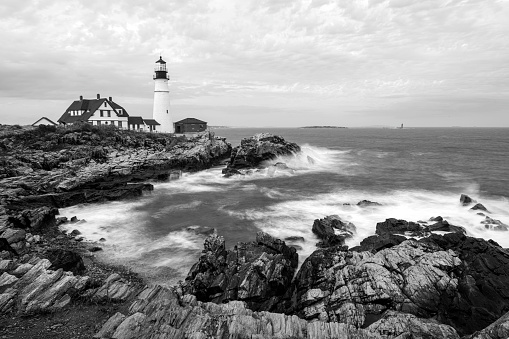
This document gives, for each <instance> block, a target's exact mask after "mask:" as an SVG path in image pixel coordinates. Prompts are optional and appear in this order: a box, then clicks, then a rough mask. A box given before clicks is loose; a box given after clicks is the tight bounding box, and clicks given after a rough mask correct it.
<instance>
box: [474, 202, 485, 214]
mask: <svg viewBox="0 0 509 339" xmlns="http://www.w3.org/2000/svg"><path fill="white" fill-rule="evenodd" d="M471 210H473V211H484V212H488V209H487V208H486V207H484V205H483V204H480V203H478V204H475V205H474V207H472V208H471Z"/></svg>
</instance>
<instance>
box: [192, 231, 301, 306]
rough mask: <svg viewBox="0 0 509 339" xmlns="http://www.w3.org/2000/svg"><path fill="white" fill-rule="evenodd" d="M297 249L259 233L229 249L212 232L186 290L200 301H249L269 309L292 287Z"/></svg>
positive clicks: (193, 269)
mask: <svg viewBox="0 0 509 339" xmlns="http://www.w3.org/2000/svg"><path fill="white" fill-rule="evenodd" d="M297 258H298V256H297V253H296V250H295V249H294V248H291V247H288V246H286V244H285V243H284V242H283V241H281V240H279V239H275V238H273V237H271V236H270V235H268V234H266V233H263V232H258V233H257V236H256V241H255V242H250V243H238V244H237V245H236V246H235V247H234V248H233V249H232V250H226V249H225V245H224V239H223V238H222V237H219V236H217V235H212V236H210V237H208V238H207V239H206V240H205V244H204V251H203V252H202V255H201V257H200V259H199V261H198V263H196V264H195V265H194V266H193V267H192V268H191V270H190V271H189V274H188V276H187V278H186V281H185V282H184V284H183V291H184V293H189V294H193V295H195V296H196V297H197V299H198V300H200V301H212V302H214V303H224V302H228V301H231V300H245V301H246V302H247V304H248V305H249V307H250V308H252V309H257V310H269V309H271V308H273V307H274V305H275V304H277V302H278V301H279V299H280V298H281V296H282V295H283V293H284V292H285V291H286V290H287V289H288V287H289V286H290V283H291V280H292V278H293V275H294V272H295V269H296V268H297Z"/></svg>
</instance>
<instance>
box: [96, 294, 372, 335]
mask: <svg viewBox="0 0 509 339" xmlns="http://www.w3.org/2000/svg"><path fill="white" fill-rule="evenodd" d="M155 334H157V336H158V337H161V338H196V339H197V338H210V339H213V338H214V339H222V338H239V339H240V338H253V339H254V338H259V339H262V338H263V339H277V338H294V339H320V338H331V339H332V338H357V339H368V338H369V339H381V338H382V337H381V336H380V335H379V334H377V333H375V332H371V331H368V330H364V329H356V328H355V327H354V326H351V325H345V324H339V323H332V322H331V323H325V322H312V323H310V322H307V321H305V320H303V319H299V318H297V317H296V316H290V315H284V314H278V313H269V312H253V311H251V310H249V309H247V308H246V304H245V303H244V302H240V301H231V302H229V303H227V304H219V305H216V304H213V303H203V302H200V301H196V300H195V299H193V298H191V297H189V295H186V296H183V297H182V298H180V297H179V296H178V295H176V294H175V292H173V291H171V290H169V289H167V288H164V287H161V286H152V287H147V288H145V289H144V290H143V291H142V292H141V293H139V294H138V296H137V297H136V299H135V300H134V301H133V303H132V304H131V306H130V307H129V311H128V313H127V314H126V315H124V314H121V313H117V314H115V315H113V316H112V317H111V318H110V319H109V320H108V321H107V322H106V323H105V324H104V326H103V328H102V329H101V330H100V331H99V332H98V333H97V334H96V335H95V336H94V338H97V339H99V338H101V339H106V338H108V339H109V338H116V339H127V338H152V337H154V335H155Z"/></svg>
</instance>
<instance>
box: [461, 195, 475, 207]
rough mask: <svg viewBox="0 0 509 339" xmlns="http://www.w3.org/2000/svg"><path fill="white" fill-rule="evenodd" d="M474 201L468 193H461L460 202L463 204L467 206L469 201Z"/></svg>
mask: <svg viewBox="0 0 509 339" xmlns="http://www.w3.org/2000/svg"><path fill="white" fill-rule="evenodd" d="M473 202H475V201H474V200H473V199H472V198H470V197H469V196H468V195H466V194H462V195H461V196H460V203H461V204H462V205H463V206H467V205H470V204H471V203H473Z"/></svg>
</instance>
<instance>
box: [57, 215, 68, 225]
mask: <svg viewBox="0 0 509 339" xmlns="http://www.w3.org/2000/svg"><path fill="white" fill-rule="evenodd" d="M67 222H69V220H68V219H67V217H57V218H56V225H57V226H60V225H62V224H65V223H67Z"/></svg>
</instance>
